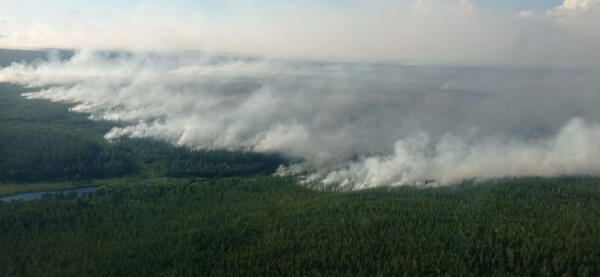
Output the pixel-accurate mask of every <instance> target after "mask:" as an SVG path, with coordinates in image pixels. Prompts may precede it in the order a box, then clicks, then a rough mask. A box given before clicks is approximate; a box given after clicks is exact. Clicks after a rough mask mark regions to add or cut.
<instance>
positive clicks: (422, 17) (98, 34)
mask: <svg viewBox="0 0 600 277" xmlns="http://www.w3.org/2000/svg"><path fill="white" fill-rule="evenodd" d="M343 2H344V4H339V5H327V4H325V3H324V2H323V3H321V2H320V1H308V2H306V3H304V2H303V3H295V2H293V1H292V2H277V1H275V2H273V3H270V4H268V5H267V4H264V3H263V2H261V1H228V2H227V3H228V5H227V7H228V8H227V12H226V13H224V15H223V14H221V15H213V14H211V12H210V11H199V10H176V11H173V10H171V9H170V8H171V6H174V5H168V6H167V7H165V6H164V5H163V6H160V5H157V4H156V3H155V2H148V4H146V5H145V6H142V7H140V8H139V9H136V10H134V11H129V12H127V11H121V12H118V13H116V14H114V15H112V16H107V17H108V18H109V20H98V19H93V18H88V17H86V16H84V15H83V16H73V17H69V18H64V19H63V20H60V21H58V20H55V21H48V20H40V19H35V18H33V19H28V20H14V19H13V20H8V19H7V20H4V21H2V22H0V34H1V35H3V36H2V37H0V47H11V48H14V47H16V48H22V47H29V48H40V47H42V48H48V47H49V48H75V49H81V48H86V49H127V50H206V51H217V52H230V53H249V54H260V55H267V56H270V57H301V58H307V57H310V58H327V59H332V58H336V59H352V60H385V61H390V60H394V61H412V62H419V63H488V64H489V63H493V64H498V63H500V64H515V63H519V64H538V65H539V64H544V65H570V66H573V65H576V66H580V65H586V66H588V65H591V66H598V65H600V53H598V52H599V51H600V50H599V49H600V34H599V32H598V31H597V27H598V26H599V25H600V21H599V20H600V19H599V18H600V13H599V11H600V4H599V3H600V2H599V1H598V0H565V1H564V3H563V4H561V5H559V6H557V7H555V8H552V9H550V10H548V11H522V12H519V13H518V14H511V13H507V12H502V11H497V10H492V9H486V8H484V7H481V6H480V5H478V3H477V1H465V0H461V1H458V0H457V1H436V0H417V1H395V0H378V1H372V0H371V1H368V0H355V1H343ZM90 17H91V16H90Z"/></svg>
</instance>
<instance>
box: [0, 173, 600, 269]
mask: <svg viewBox="0 0 600 277" xmlns="http://www.w3.org/2000/svg"><path fill="white" fill-rule="evenodd" d="M599 181H600V180H598V179H596V178H555V179H541V178H523V179H506V180H499V181H496V182H493V183H486V184H473V183H465V184H462V185H458V186H453V187H445V188H430V189H416V188H396V189H386V188H382V189H374V190H367V191H359V192H317V191H311V190H308V189H306V188H302V187H300V186H298V185H296V183H295V180H293V179H292V178H278V177H253V178H225V179H187V178H179V179H156V180H145V181H139V182H137V183H129V184H127V185H113V186H107V187H105V188H104V189H102V190H100V191H98V192H96V193H94V194H92V195H89V196H86V197H83V198H77V199H72V198H69V197H63V198H58V199H47V200H41V201H30V202H19V203H0V234H2V235H1V236H0V246H1V247H0V276H370V275H380V276H598V275H599V274H600V206H599V205H600V204H599V203H600V187H599V186H598V182H599Z"/></svg>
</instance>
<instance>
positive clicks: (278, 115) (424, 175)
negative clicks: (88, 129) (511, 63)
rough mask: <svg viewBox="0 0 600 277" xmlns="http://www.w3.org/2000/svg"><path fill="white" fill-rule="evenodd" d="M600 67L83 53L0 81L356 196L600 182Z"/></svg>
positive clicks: (140, 132) (141, 132)
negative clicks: (271, 155)
mask: <svg viewBox="0 0 600 277" xmlns="http://www.w3.org/2000/svg"><path fill="white" fill-rule="evenodd" d="M598 73H599V72H598V71H597V70H594V69H567V68H551V67H508V66H506V67H492V66H489V67H484V66H479V67H464V66H462V67H461V66H433V65H427V66H424V65H402V64H381V63H339V62H311V61H301V60H283V59H267V58H257V57H242V56H232V55H227V56H226V55H210V54H206V53H203V52H170V53H168V52H162V53H139V52H123V53H118V52H101V51H80V52H77V53H76V54H75V55H74V56H73V57H71V58H70V59H66V60H61V59H54V60H50V61H45V62H37V63H33V64H21V63H17V64H13V65H11V66H9V67H5V68H2V69H0V82H12V83H19V84H23V85H26V86H31V87H40V88H42V89H39V91H36V92H31V93H26V94H25V97H27V98H31V99H48V100H51V101H57V102H65V103H73V104H74V107H73V108H72V110H73V111H75V112H85V113H89V114H91V116H90V117H91V119H96V120H98V119H103V120H112V121H119V122H122V123H123V124H120V126H121V127H117V128H114V129H112V130H111V131H110V132H109V133H107V134H106V138H107V139H108V140H117V139H119V138H120V137H151V138H156V139H161V140H165V141H169V142H172V143H174V144H177V145H185V146H188V147H191V148H196V149H244V150H248V151H257V152H280V153H284V154H286V155H288V156H289V157H293V158H297V160H298V162H297V163H295V164H293V165H291V166H289V167H282V168H281V169H280V173H281V174H286V173H301V174H303V176H304V178H305V182H317V183H321V184H323V185H342V186H344V187H347V188H355V189H360V188H369V187H375V186H384V185H392V186H393V185H408V184H432V183H434V184H451V183H453V182H457V181H460V180H462V179H464V178H478V177H483V178H491V177H504V176H529V175H535V176H556V175H563V174H569V175H571V174H597V173H599V171H600V143H599V142H600V126H599V125H597V124H596V122H600V121H599V120H600V109H598V108H597V103H600V94H599V92H600V84H599V83H598V81H597V76H598Z"/></svg>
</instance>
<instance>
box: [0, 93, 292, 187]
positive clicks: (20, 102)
mask: <svg viewBox="0 0 600 277" xmlns="http://www.w3.org/2000/svg"><path fill="white" fill-rule="evenodd" d="M24 91H25V90H24V89H23V88H21V87H19V86H15V85H9V84H2V83H0V130H1V132H0V157H2V159H0V182H39V181H80V180H87V179H93V178H109V177H118V176H125V175H134V174H146V175H150V176H168V177H219V176H220V177H223V176H252V175H256V174H271V173H272V172H273V171H275V170H276V169H277V168H278V167H279V165H281V164H284V163H286V160H285V159H284V158H283V157H281V156H280V155H278V154H256V153H250V152H247V151H241V150H240V151H226V150H197V151H191V150H190V149H187V148H185V147H177V146H172V145H170V144H168V143H165V142H159V141H153V140H150V139H122V140H120V141H118V142H115V143H109V142H107V141H106V140H105V139H104V138H103V134H104V133H106V132H107V131H108V130H110V128H112V127H113V125H114V123H109V122H102V121H91V120H89V119H87V115H85V114H77V113H72V112H69V111H68V106H67V105H64V104H57V103H49V102H47V101H43V100H27V99H25V98H23V97H21V96H20V94H21V93H22V92H24Z"/></svg>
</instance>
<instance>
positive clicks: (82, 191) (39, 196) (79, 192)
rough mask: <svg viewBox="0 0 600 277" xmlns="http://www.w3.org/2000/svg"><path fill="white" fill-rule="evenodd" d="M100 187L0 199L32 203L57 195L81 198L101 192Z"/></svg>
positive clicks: (25, 194) (38, 192) (40, 192)
mask: <svg viewBox="0 0 600 277" xmlns="http://www.w3.org/2000/svg"><path fill="white" fill-rule="evenodd" d="M99 189H100V187H99V186H87V187H79V188H73V189H66V190H58V191H36V192H24V193H19V194H15V195H11V196H6V197H2V198H0V201H5V202H8V201H30V200H39V199H42V198H44V197H50V196H56V195H66V194H75V197H80V196H82V195H84V194H88V193H91V192H94V191H97V190H99Z"/></svg>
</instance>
